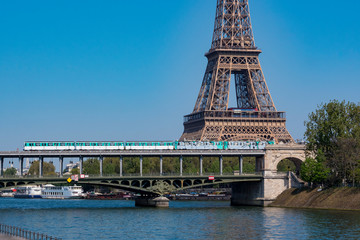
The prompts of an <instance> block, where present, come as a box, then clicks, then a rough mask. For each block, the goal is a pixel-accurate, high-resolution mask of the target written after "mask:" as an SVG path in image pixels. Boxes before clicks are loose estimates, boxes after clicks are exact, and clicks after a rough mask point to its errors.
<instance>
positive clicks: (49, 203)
mask: <svg viewBox="0 0 360 240" xmlns="http://www.w3.org/2000/svg"><path fill="white" fill-rule="evenodd" d="M0 223H4V224H9V225H15V226H19V227H23V228H25V229H27V230H31V231H37V232H41V233H45V234H48V235H51V236H54V237H60V238H62V239H359V238H360V212H354V211H333V210H306V209H282V208H260V207H231V206H229V202H198V201H196V202H175V201H174V202H170V207H169V208H168V209H155V208H138V207H134V202H133V201H119V200H114V201H100V200H45V199H12V198H0Z"/></svg>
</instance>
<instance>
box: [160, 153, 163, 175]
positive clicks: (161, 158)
mask: <svg viewBox="0 0 360 240" xmlns="http://www.w3.org/2000/svg"><path fill="white" fill-rule="evenodd" d="M162 175H163V156H160V176H162Z"/></svg>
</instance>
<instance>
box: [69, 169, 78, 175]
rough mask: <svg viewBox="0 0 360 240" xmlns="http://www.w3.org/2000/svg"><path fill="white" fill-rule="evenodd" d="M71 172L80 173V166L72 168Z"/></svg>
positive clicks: (73, 173)
mask: <svg viewBox="0 0 360 240" xmlns="http://www.w3.org/2000/svg"><path fill="white" fill-rule="evenodd" d="M70 173H71V174H72V175H75V174H79V173H80V169H78V168H73V169H71V171H70Z"/></svg>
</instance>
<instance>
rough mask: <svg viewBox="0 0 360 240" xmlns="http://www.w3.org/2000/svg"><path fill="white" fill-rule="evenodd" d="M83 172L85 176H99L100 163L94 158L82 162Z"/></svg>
mask: <svg viewBox="0 0 360 240" xmlns="http://www.w3.org/2000/svg"><path fill="white" fill-rule="evenodd" d="M83 171H84V173H85V174H90V175H99V174H100V161H99V160H98V159H96V158H90V159H87V160H86V161H84V165H83Z"/></svg>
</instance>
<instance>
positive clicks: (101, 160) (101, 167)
mask: <svg viewBox="0 0 360 240" xmlns="http://www.w3.org/2000/svg"><path fill="white" fill-rule="evenodd" d="M99 161H100V176H101V177H102V176H103V162H104V158H103V157H102V156H101V157H100V158H99Z"/></svg>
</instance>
